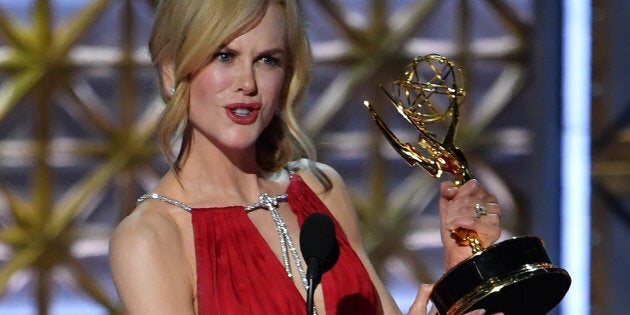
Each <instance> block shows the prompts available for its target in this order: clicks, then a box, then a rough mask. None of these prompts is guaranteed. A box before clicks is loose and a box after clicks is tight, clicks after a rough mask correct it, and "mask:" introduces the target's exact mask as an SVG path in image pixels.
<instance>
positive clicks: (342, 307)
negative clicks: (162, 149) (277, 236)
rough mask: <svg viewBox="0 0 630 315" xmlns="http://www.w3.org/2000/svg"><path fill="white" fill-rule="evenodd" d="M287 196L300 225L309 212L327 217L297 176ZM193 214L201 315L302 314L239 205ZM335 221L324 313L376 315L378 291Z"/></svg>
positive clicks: (295, 295)
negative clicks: (334, 257) (335, 242)
mask: <svg viewBox="0 0 630 315" xmlns="http://www.w3.org/2000/svg"><path fill="white" fill-rule="evenodd" d="M287 194H288V203H289V206H290V207H291V209H292V211H293V212H295V214H296V215H297V217H298V223H299V225H300V226H301V225H302V223H303V222H304V219H306V217H307V216H308V215H309V214H311V213H314V212H323V213H326V214H329V215H330V211H329V210H328V208H326V206H325V205H324V203H323V202H322V201H321V200H320V199H319V198H318V197H317V195H316V194H315V193H314V192H313V191H312V190H311V189H310V188H309V187H308V186H307V185H306V183H304V181H303V180H302V178H301V177H300V176H299V175H297V174H293V175H291V181H290V183H289V186H288V188H287ZM191 213H192V224H193V231H194V237H195V255H196V262H197V308H198V313H199V315H209V314H305V313H306V302H305V301H304V299H303V298H302V296H301V295H300V293H299V291H298V290H297V288H296V287H295V284H294V283H293V282H292V280H290V279H289V278H288V277H287V274H286V272H285V270H284V267H283V266H282V264H281V263H280V261H278V259H277V258H276V256H275V255H274V254H273V253H272V251H271V248H269V245H268V244H267V243H266V242H265V240H264V239H263V237H262V236H261V235H260V234H259V233H258V230H257V229H256V227H255V226H254V225H253V224H252V223H251V221H250V220H249V218H248V217H247V214H246V212H245V210H244V208H243V207H242V206H233V207H224V208H193V209H192V210H191ZM331 217H332V215H331ZM333 221H334V222H335V228H336V231H337V240H338V241H339V252H340V254H339V259H338V260H337V262H336V264H335V265H334V266H333V268H332V269H330V270H329V271H327V272H326V273H324V275H323V276H322V281H321V286H322V288H323V292H324V301H325V304H326V313H327V314H330V315H335V314H340V315H341V314H366V315H369V314H378V313H379V311H378V310H379V309H380V304H379V298H378V294H377V292H376V289H375V287H374V285H373V284H372V282H371V280H370V278H369V275H368V273H367V271H366V270H365V267H364V266H363V264H362V263H361V261H360V259H359V257H358V256H357V254H356V253H355V252H354V250H353V249H352V248H351V247H350V244H349V243H348V240H347V239H346V236H345V235H344V234H343V232H342V230H341V227H340V226H339V224H338V223H337V221H336V220H334V219H333ZM294 241H297V240H294Z"/></svg>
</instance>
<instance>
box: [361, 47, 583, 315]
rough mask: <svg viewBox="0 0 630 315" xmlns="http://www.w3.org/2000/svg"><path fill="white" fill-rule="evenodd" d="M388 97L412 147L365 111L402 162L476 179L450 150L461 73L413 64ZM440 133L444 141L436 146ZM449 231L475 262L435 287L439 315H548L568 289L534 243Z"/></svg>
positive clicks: (565, 277)
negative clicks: (413, 133) (472, 314)
mask: <svg viewBox="0 0 630 315" xmlns="http://www.w3.org/2000/svg"><path fill="white" fill-rule="evenodd" d="M423 78H426V80H425V79H423ZM385 93H386V94H387V97H388V98H389V100H390V101H391V103H392V104H393V105H394V107H395V108H396V110H397V111H398V113H399V114H400V115H401V116H403V117H404V118H405V120H407V122H409V123H410V124H412V125H413V126H414V127H416V129H417V130H418V140H417V145H413V144H410V143H403V142H402V141H400V140H399V139H398V138H397V137H396V136H395V135H394V133H393V132H392V131H391V130H390V129H389V128H388V127H387V125H386V124H385V123H384V122H383V120H382V119H381V118H380V117H379V116H378V114H377V113H376V112H375V111H374V109H373V108H372V106H371V105H370V104H369V103H368V102H365V106H366V107H367V109H368V111H369V113H370V115H372V118H373V119H374V121H375V122H376V124H377V125H378V127H379V128H380V130H381V131H382V132H383V134H384V135H385V138H387V140H388V141H389V143H390V144H391V145H392V146H393V147H394V149H395V150H396V151H397V152H398V153H399V154H400V155H401V156H402V157H403V159H404V160H405V161H407V163H409V164H410V165H411V166H416V165H418V166H421V167H422V168H424V169H425V170H426V171H428V172H429V173H430V174H431V175H432V176H433V177H435V178H439V177H440V176H442V174H443V173H444V172H446V173H449V174H451V175H453V177H454V182H455V184H456V185H462V184H464V183H465V182H466V181H467V180H470V179H472V178H473V176H472V175H471V172H470V170H469V168H468V164H467V162H466V159H465V157H464V154H463V153H462V151H461V150H460V149H459V148H457V147H456V146H455V145H454V144H453V140H454V138H455V133H456V131H457V123H458V121H459V107H460V106H461V105H462V104H463V102H464V99H465V97H466V89H465V86H464V76H463V74H462V71H461V69H459V68H457V66H456V65H455V64H454V63H453V62H452V61H451V60H449V59H447V58H445V57H443V56H440V55H436V54H431V55H426V56H423V57H417V58H415V59H414V60H413V62H412V63H410V64H409V65H408V66H407V68H406V69H405V73H404V78H403V79H401V80H396V81H394V91H393V94H390V93H388V92H387V91H385ZM430 127H431V128H430ZM438 133H439V134H443V135H444V137H443V138H442V139H441V140H440V139H439V137H438V136H437V134H438ZM451 232H452V233H453V236H455V238H456V239H457V241H458V243H459V244H462V245H465V246H470V247H471V249H472V256H470V257H469V258H468V259H466V260H464V261H462V262H461V263H459V264H458V265H456V266H455V267H453V268H452V269H451V270H449V271H448V272H447V273H446V274H444V275H443V276H442V277H441V278H440V279H439V280H438V281H437V282H436V283H435V286H434V288H433V292H431V300H432V301H433V303H434V305H435V306H436V308H437V310H438V311H439V312H440V314H447V315H451V314H454V315H459V314H464V313H466V312H468V311H472V310H475V309H480V308H483V309H485V310H486V312H487V314H492V313H495V312H504V313H505V314H508V315H512V314H527V315H532V314H545V313H546V312H548V311H550V310H551V309H553V308H554V307H555V306H556V305H557V304H558V303H559V302H560V301H561V300H562V298H563V297H564V295H565V294H566V292H567V290H568V289H569V286H570V285H571V277H570V276H569V274H568V273H567V271H565V270H564V269H561V268H558V267H556V266H554V265H553V264H552V263H551V261H550V259H549V256H548V255H547V252H546V251H545V248H544V246H543V243H542V241H541V240H540V239H539V238H538V237H535V236H521V237H515V238H512V239H509V240H505V241H503V242H500V243H497V244H494V245H492V246H490V247H487V248H484V247H483V244H482V243H481V242H480V239H479V235H478V234H477V233H476V232H475V231H473V230H467V229H457V230H454V231H451Z"/></svg>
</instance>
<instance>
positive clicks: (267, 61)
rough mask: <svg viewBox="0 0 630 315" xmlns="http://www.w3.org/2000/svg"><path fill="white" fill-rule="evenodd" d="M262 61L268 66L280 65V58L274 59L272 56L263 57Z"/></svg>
mask: <svg viewBox="0 0 630 315" xmlns="http://www.w3.org/2000/svg"><path fill="white" fill-rule="evenodd" d="M260 60H261V61H262V62H263V63H264V64H268V65H278V64H279V63H280V60H278V58H274V57H271V56H263V57H261V58H260Z"/></svg>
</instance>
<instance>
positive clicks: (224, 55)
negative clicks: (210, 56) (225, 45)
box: [214, 51, 234, 62]
mask: <svg viewBox="0 0 630 315" xmlns="http://www.w3.org/2000/svg"><path fill="white" fill-rule="evenodd" d="M232 57H234V54H232V53H229V52H225V51H222V52H218V53H216V54H214V58H215V59H217V60H219V61H222V62H227V61H230V60H231V59H232Z"/></svg>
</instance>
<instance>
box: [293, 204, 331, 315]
mask: <svg viewBox="0 0 630 315" xmlns="http://www.w3.org/2000/svg"><path fill="white" fill-rule="evenodd" d="M300 248H301V249H302V257H304V261H305V262H306V265H307V269H306V280H307V284H308V285H307V287H306V314H309V315H311V314H313V309H314V305H313V293H314V292H315V287H317V285H318V284H319V282H320V281H321V277H322V274H323V273H324V272H326V271H328V270H330V268H332V266H333V265H334V264H335V263H336V262H337V258H339V243H337V237H336V236H335V224H334V223H333V221H332V219H331V218H330V217H329V216H328V215H326V214H325V213H321V212H315V213H313V214H311V215H309V216H308V217H307V218H306V219H305V220H304V223H302V229H301V230H300Z"/></svg>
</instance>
